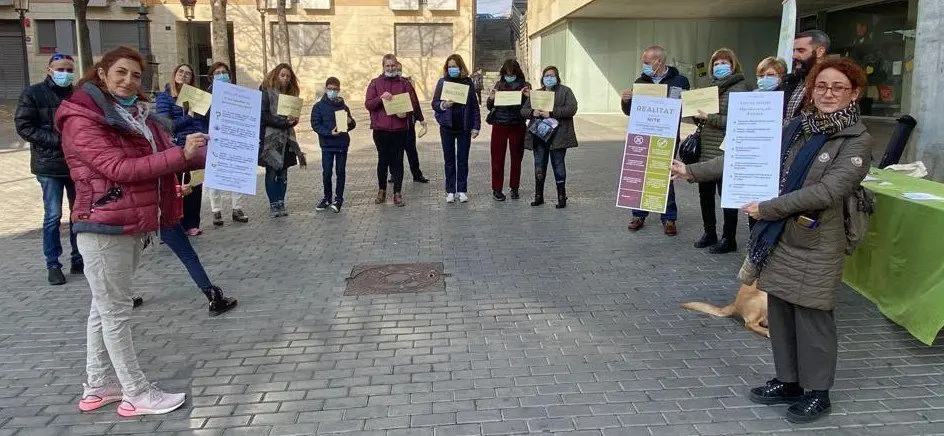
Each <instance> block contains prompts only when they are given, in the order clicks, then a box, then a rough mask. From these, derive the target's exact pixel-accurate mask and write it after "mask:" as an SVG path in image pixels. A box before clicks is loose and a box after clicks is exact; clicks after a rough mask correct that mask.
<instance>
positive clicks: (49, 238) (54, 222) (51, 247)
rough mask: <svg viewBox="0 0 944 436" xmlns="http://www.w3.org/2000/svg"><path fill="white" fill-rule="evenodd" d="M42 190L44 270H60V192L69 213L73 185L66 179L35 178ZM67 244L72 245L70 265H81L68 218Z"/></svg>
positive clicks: (73, 198) (73, 190) (73, 200)
mask: <svg viewBox="0 0 944 436" xmlns="http://www.w3.org/2000/svg"><path fill="white" fill-rule="evenodd" d="M36 180H38V181H39V186H40V188H42V190H43V255H44V256H45V257H46V268H53V267H55V268H62V264H61V263H59V256H60V255H62V241H60V240H59V222H60V221H62V192H63V191H65V193H66V197H67V198H68V200H69V211H70V212H71V211H72V205H73V204H75V184H74V183H73V182H72V179H70V178H68V177H46V176H36ZM69 242H70V244H71V245H72V264H73V265H82V255H81V254H79V246H78V244H76V240H75V232H73V231H72V218H71V217H69Z"/></svg>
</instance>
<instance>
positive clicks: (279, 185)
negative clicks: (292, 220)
mask: <svg viewBox="0 0 944 436" xmlns="http://www.w3.org/2000/svg"><path fill="white" fill-rule="evenodd" d="M265 190H266V195H267V196H268V197H269V205H272V206H275V205H279V206H282V205H285V191H287V190H288V168H284V169H281V170H274V169H272V168H269V167H266V171H265Z"/></svg>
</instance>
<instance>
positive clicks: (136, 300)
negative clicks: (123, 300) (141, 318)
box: [131, 297, 144, 308]
mask: <svg viewBox="0 0 944 436" xmlns="http://www.w3.org/2000/svg"><path fill="white" fill-rule="evenodd" d="M142 304H144V299H143V298H141V297H131V307H132V308H135V307H141V305H142Z"/></svg>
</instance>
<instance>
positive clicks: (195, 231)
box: [187, 227, 203, 236]
mask: <svg viewBox="0 0 944 436" xmlns="http://www.w3.org/2000/svg"><path fill="white" fill-rule="evenodd" d="M187 234H188V235H190V236H200V235H202V234H203V230H200V228H199V227H194V228H192V229H188V230H187Z"/></svg>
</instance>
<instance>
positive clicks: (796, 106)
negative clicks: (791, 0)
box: [783, 30, 830, 125]
mask: <svg viewBox="0 0 944 436" xmlns="http://www.w3.org/2000/svg"><path fill="white" fill-rule="evenodd" d="M829 44H830V41H829V35H827V34H826V32H823V31H822V30H807V31H806V32H800V33H798V34H797V35H796V38H794V40H793V71H792V72H791V73H790V74H787V76H786V77H784V78H783V104H784V108H783V124H784V125H786V124H787V123H789V122H790V120H791V119H793V118H795V117H797V116H799V115H800V110H801V109H803V97H804V95H805V94H806V86H805V84H804V82H806V76H807V75H808V74H809V73H810V71H811V70H812V69H813V67H814V66H815V65H816V63H817V62H819V61H820V60H822V59H825V58H826V55H827V54H829Z"/></svg>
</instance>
